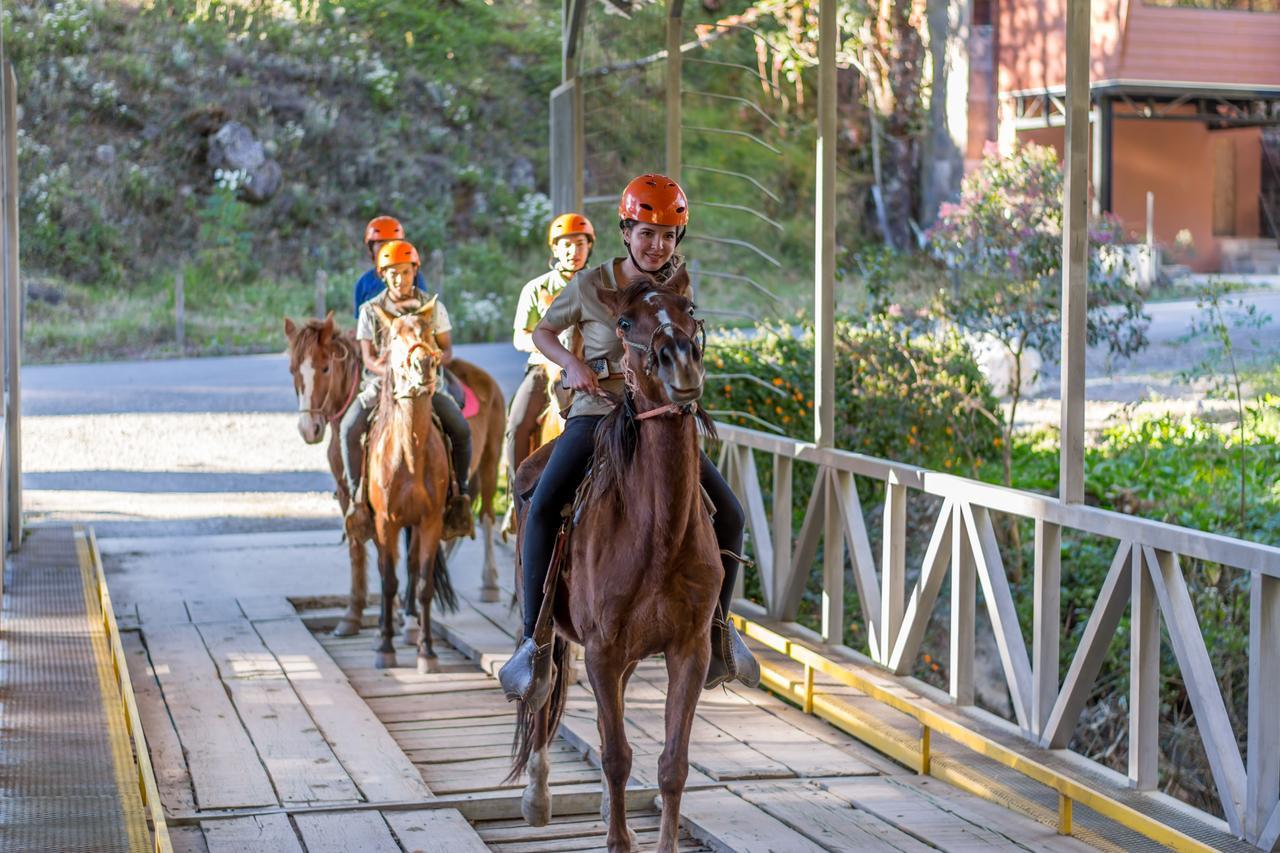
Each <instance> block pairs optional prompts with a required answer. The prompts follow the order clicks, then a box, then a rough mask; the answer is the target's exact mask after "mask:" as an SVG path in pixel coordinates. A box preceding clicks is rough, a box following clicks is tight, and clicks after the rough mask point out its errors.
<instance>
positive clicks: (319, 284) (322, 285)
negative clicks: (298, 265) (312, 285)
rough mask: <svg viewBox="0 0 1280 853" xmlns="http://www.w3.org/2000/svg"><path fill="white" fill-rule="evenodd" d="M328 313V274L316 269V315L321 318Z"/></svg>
mask: <svg viewBox="0 0 1280 853" xmlns="http://www.w3.org/2000/svg"><path fill="white" fill-rule="evenodd" d="M328 313H329V274H328V273H327V272H325V271H324V270H316V317H318V318H319V319H321V320H323V319H324V315H325V314H328Z"/></svg>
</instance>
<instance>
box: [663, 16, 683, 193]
mask: <svg viewBox="0 0 1280 853" xmlns="http://www.w3.org/2000/svg"><path fill="white" fill-rule="evenodd" d="M680 5H681V4H679V3H671V4H670V8H669V10H668V14H667V177H669V178H671V180H673V181H679V180H680V165H681V163H680V145H681V137H680V122H681V120H682V118H683V115H682V110H681V103H680V78H681V65H682V64H683V61H684V54H682V53H681V52H680V25H681V22H682V21H683V19H682V18H681V17H680Z"/></svg>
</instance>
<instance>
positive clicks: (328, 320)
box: [324, 309, 333, 332]
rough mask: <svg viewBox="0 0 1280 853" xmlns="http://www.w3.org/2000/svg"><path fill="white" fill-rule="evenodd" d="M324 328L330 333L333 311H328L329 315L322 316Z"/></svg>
mask: <svg viewBox="0 0 1280 853" xmlns="http://www.w3.org/2000/svg"><path fill="white" fill-rule="evenodd" d="M324 327H325V329H327V330H328V331H330V332H332V331H333V309H330V310H329V313H328V314H325V315H324Z"/></svg>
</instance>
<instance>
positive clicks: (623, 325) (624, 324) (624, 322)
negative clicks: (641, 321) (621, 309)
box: [618, 317, 631, 332]
mask: <svg viewBox="0 0 1280 853" xmlns="http://www.w3.org/2000/svg"><path fill="white" fill-rule="evenodd" d="M618 328H619V329H621V330H622V331H624V332H629V331H631V321H630V320H628V319H627V318H626V317H622V318H620V319H619V320H618Z"/></svg>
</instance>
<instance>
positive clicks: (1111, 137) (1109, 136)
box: [1094, 95, 1115, 213]
mask: <svg viewBox="0 0 1280 853" xmlns="http://www.w3.org/2000/svg"><path fill="white" fill-rule="evenodd" d="M1097 134H1098V151H1099V159H1100V160H1101V166H1102V169H1101V171H1100V172H1099V174H1098V185H1097V186H1096V187H1094V192H1096V193H1097V194H1098V208H1099V213H1110V212H1111V185H1112V181H1113V174H1114V172H1115V159H1114V158H1113V157H1112V152H1113V150H1114V148H1115V109H1114V107H1113V105H1112V102H1111V99H1110V98H1108V97H1106V96H1105V95H1100V96H1099V97H1098V127H1097Z"/></svg>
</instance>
